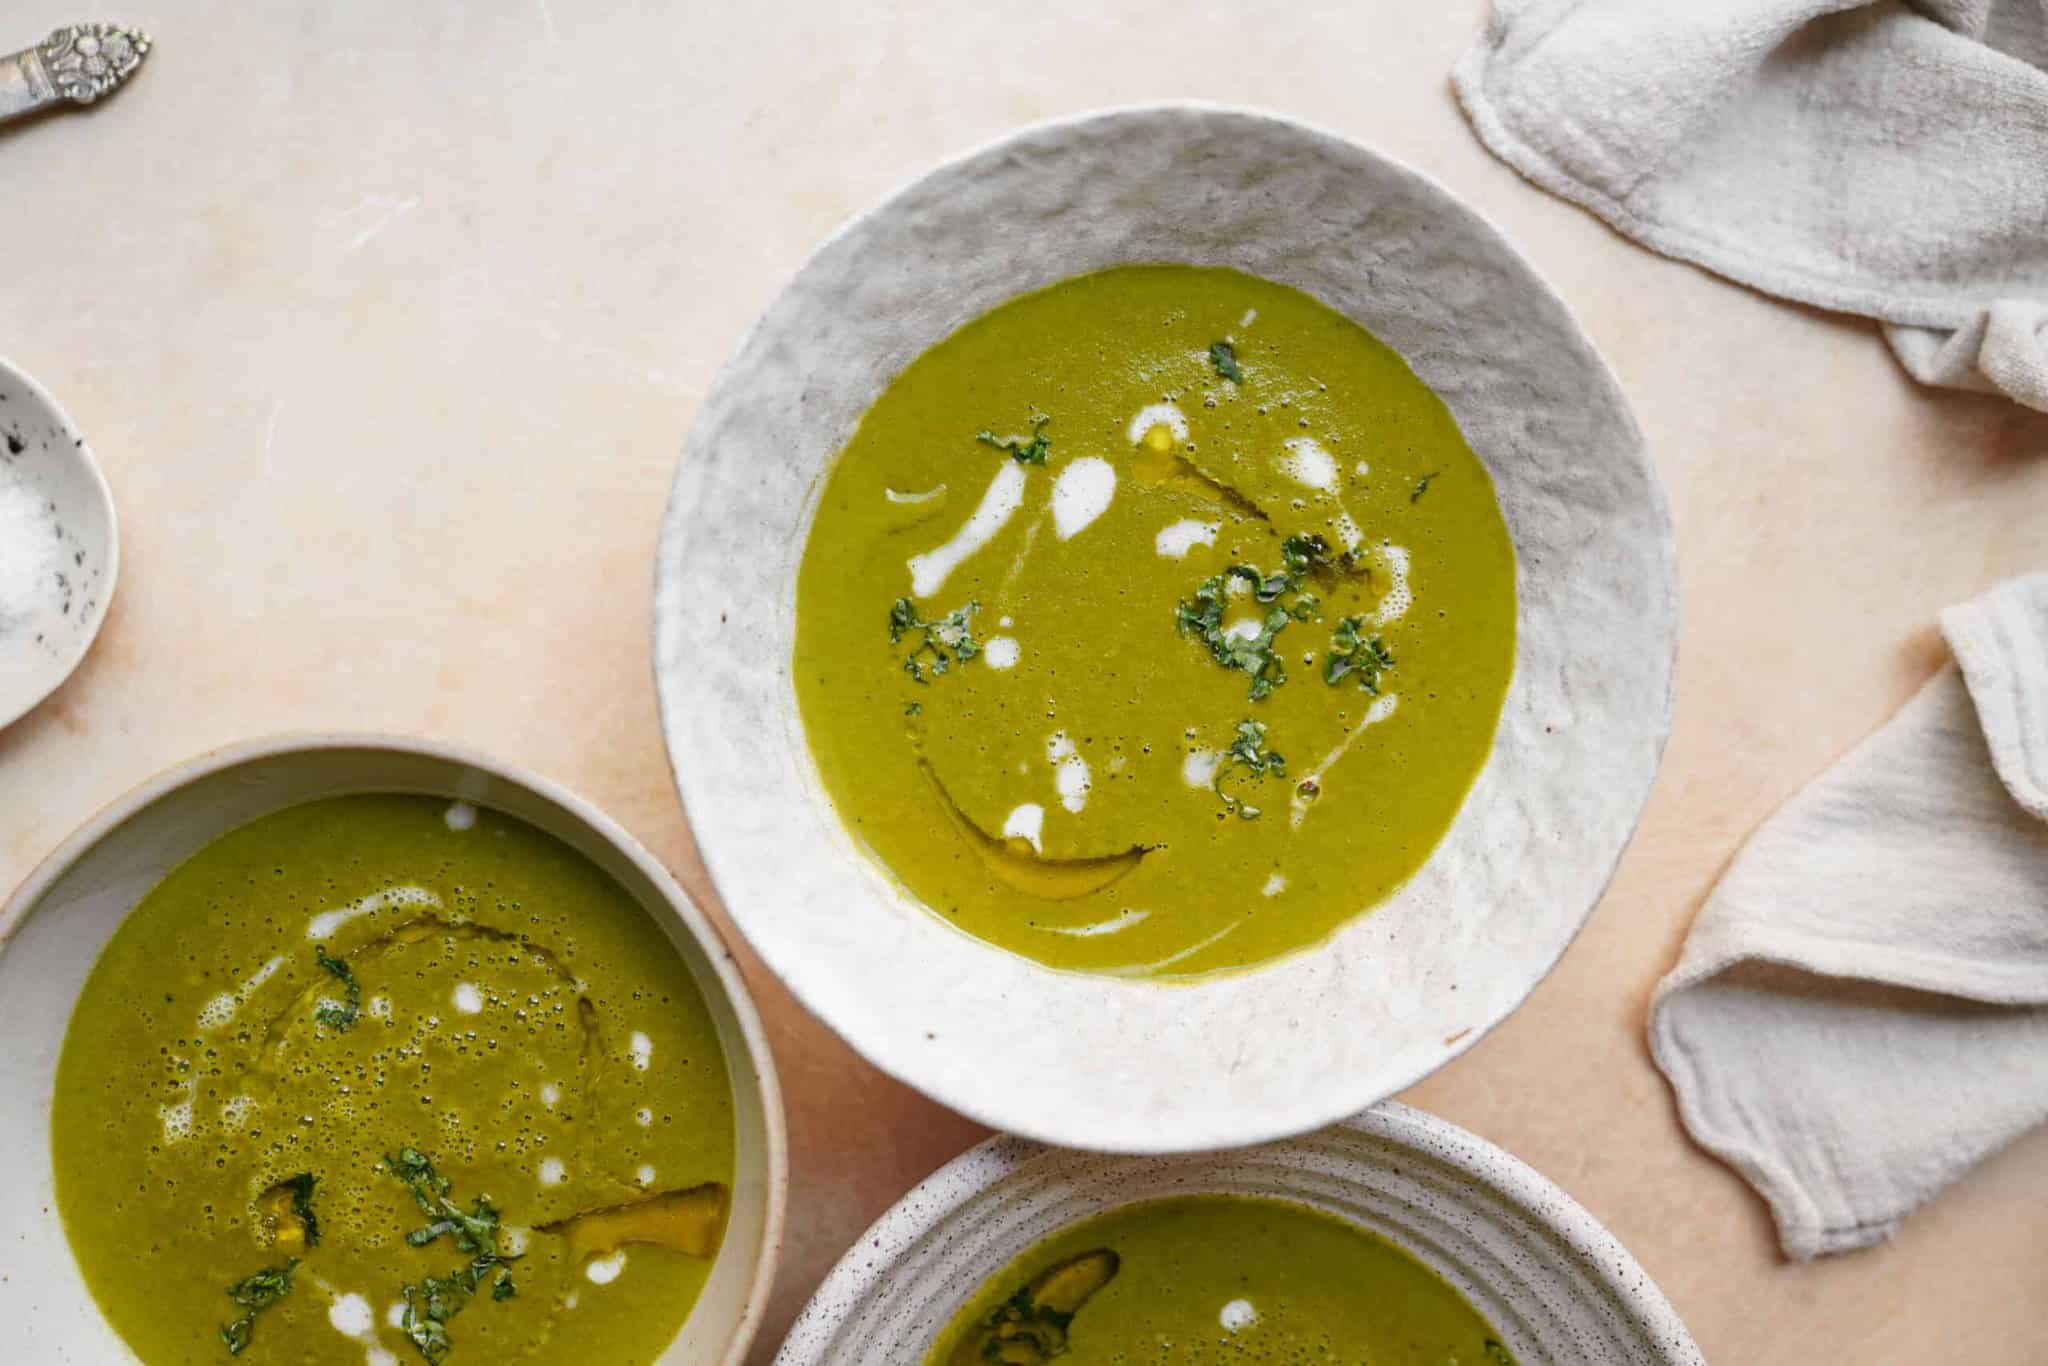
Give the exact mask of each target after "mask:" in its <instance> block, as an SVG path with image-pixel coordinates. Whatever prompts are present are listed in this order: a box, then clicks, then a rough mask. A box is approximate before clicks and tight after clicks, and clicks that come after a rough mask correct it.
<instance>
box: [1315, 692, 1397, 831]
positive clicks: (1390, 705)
mask: <svg viewBox="0 0 2048 1366" xmlns="http://www.w3.org/2000/svg"><path fill="white" fill-rule="evenodd" d="M1400 705H1401V698H1400V695H1399V694H1397V693H1388V694H1387V695H1386V696H1384V697H1378V698H1374V699H1373V704H1372V705H1371V706H1370V707H1367V708H1366V709H1365V717H1364V719H1363V720H1361V721H1360V722H1359V723H1358V724H1357V725H1355V726H1353V727H1352V728H1351V733H1350V734H1349V735H1346V736H1345V737H1344V739H1343V742H1342V743H1340V744H1339V745H1338V746H1337V747H1336V748H1335V749H1333V750H1331V751H1330V752H1329V753H1328V754H1325V755H1324V756H1323V760H1322V762H1321V763H1319V764H1317V765H1316V766H1315V767H1314V768H1312V769H1310V770H1309V771H1308V773H1307V774H1306V775H1305V776H1304V777H1303V778H1302V781H1301V782H1300V783H1298V784H1296V786H1295V789H1294V798H1293V802H1292V806H1293V816H1292V823H1293V824H1294V825H1297V826H1298V825H1300V824H1301V822H1302V818H1303V817H1304V816H1306V815H1308V808H1309V802H1310V798H1308V797H1305V796H1303V795H1302V792H1301V789H1302V788H1303V787H1304V786H1306V787H1309V788H1310V789H1311V790H1318V789H1320V788H1321V787H1322V783H1323V775H1324V774H1325V773H1327V772H1329V771H1330V766H1331V765H1333V764H1335V763H1336V762H1337V761H1338V760H1339V759H1341V758H1343V757H1344V754H1345V752H1346V751H1347V750H1349V749H1350V748H1351V746H1352V743H1353V742H1354V741H1356V740H1357V739H1358V737H1359V736H1361V735H1363V734H1365V732H1366V730H1367V729H1368V728H1369V727H1372V726H1377V725H1378V724H1379V723H1380V722H1382V721H1384V720H1386V719H1387V718H1388V717H1389V716H1392V715H1393V714H1394V709H1395V708H1397V707H1399V706H1400Z"/></svg>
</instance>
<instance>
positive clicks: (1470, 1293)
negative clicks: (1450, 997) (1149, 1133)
mask: <svg viewBox="0 0 2048 1366" xmlns="http://www.w3.org/2000/svg"><path fill="white" fill-rule="evenodd" d="M1204 1192H1221V1193H1232V1194H1239V1195H1264V1196H1271V1197H1276V1198H1279V1199H1286V1200H1293V1201H1296V1202H1297V1203H1300V1204H1306V1205H1314V1206H1317V1207H1319V1208H1321V1209H1324V1210H1327V1211H1329V1212H1330V1213H1332V1214H1336V1215H1339V1216H1341V1217H1343V1218H1346V1219H1349V1220H1351V1221H1353V1222H1354V1223H1357V1224H1360V1225H1362V1226H1364V1227H1365V1228H1368V1229H1370V1230H1372V1231H1373V1232H1375V1233H1378V1234H1380V1235H1381V1236H1382V1237H1385V1238H1387V1239H1389V1240H1391V1241H1392V1242H1394V1243H1397V1244H1399V1245H1400V1246H1401V1247H1403V1248H1405V1249H1406V1250H1407V1251H1408V1252H1410V1253H1411V1254H1413V1255H1414V1256H1415V1257H1416V1258H1418V1259H1419V1260H1421V1261H1422V1262H1423V1263H1424V1264H1426V1265H1427V1266H1429V1267H1430V1268H1431V1269H1432V1270H1434V1271H1435V1272H1436V1273H1437V1274H1438V1275H1440V1276H1442V1277H1443V1278H1444V1279H1445V1280H1447V1281H1449V1282H1450V1283H1451V1284H1452V1285H1454V1286H1456V1287H1457V1288H1458V1290H1459V1292H1460V1293H1462V1294H1463V1295H1464V1296H1465V1298H1466V1299H1467V1300H1468V1301H1470V1302H1471V1304H1472V1305H1473V1307H1474V1308H1476V1309H1478V1310H1479V1312H1480V1313H1481V1314H1483V1315H1484V1316H1485V1317H1486V1320H1487V1322H1489V1323H1491V1324H1492V1325H1493V1327H1494V1329H1495V1331H1496V1332H1497V1333H1498V1334H1499V1335H1500V1337H1501V1339H1502V1340H1503V1341H1504V1342H1505V1343H1506V1344H1507V1345H1508V1346H1509V1347H1510V1348H1511V1349H1512V1350H1513V1351H1514V1353H1515V1356H1516V1359H1517V1360H1520V1361H1524V1362H1529V1363H1532V1366H1533V1364H1534V1363H1538V1362H1570V1363H1573V1366H1623V1364H1624V1363H1626V1364H1627V1366H1703V1361H1704V1359H1703V1358H1702V1357H1701V1356H1700V1353H1699V1349H1698V1348H1696V1347H1695V1346H1694V1345H1693V1342H1692V1338H1691V1337H1690V1336H1689V1335H1688V1334H1687V1333H1686V1331H1685V1325H1684V1324H1682V1323H1680V1322H1679V1320H1678V1316H1677V1315H1676V1314H1675V1313H1673V1312H1672V1309H1671V1306H1670V1304H1668V1303H1667V1302H1666V1301H1665V1299H1664V1296H1663V1295H1662V1294H1661V1293H1660V1292H1659V1291H1658V1289H1657V1287H1656V1286H1655V1285H1654V1284H1652V1283H1651V1281H1650V1278H1649V1276H1648V1275H1647V1274H1646V1273H1645V1272H1644V1271H1643V1269H1642V1267H1641V1266H1640V1265H1638V1264H1637V1262H1636V1260H1635V1258H1633V1257H1631V1256H1630V1255H1629V1254H1628V1251H1627V1249H1625V1248H1624V1247H1622V1245H1621V1244H1620V1243H1618V1242H1616V1241H1615V1240H1614V1236H1613V1235H1612V1234H1610V1233H1608V1232H1607V1230H1605V1229H1604V1228H1602V1227H1600V1225H1599V1224H1598V1223H1597V1222H1595V1221H1594V1219H1593V1216H1592V1215H1590V1214H1588V1213H1586V1211H1585V1210H1584V1209H1582V1208H1580V1207H1579V1205H1578V1204H1577V1203H1576V1202H1575V1201H1573V1199H1572V1198H1571V1197H1570V1196H1568V1195H1566V1194H1565V1193H1564V1192H1563V1191H1561V1190H1559V1189H1558V1188H1557V1187H1556V1186H1554V1185H1552V1184H1551V1183H1550V1182H1548V1181H1546V1180H1544V1179H1543V1177H1541V1176H1540V1175H1538V1174H1537V1173H1536V1172H1535V1171H1534V1170H1533V1169H1532V1168H1530V1167H1529V1166H1527V1165H1526V1164H1524V1163H1522V1162H1520V1161H1518V1160H1517V1159H1516V1158H1514V1157H1512V1156H1510V1155H1509V1154H1507V1153H1505V1152H1503V1151H1501V1150H1500V1149H1499V1148H1496V1147H1494V1146H1493V1145H1492V1144H1491V1143H1488V1142H1486V1141H1485V1140H1484V1139H1481V1138H1479V1137H1477V1136H1476V1135H1474V1134H1470V1133H1467V1132H1466V1131H1465V1130H1463V1129H1460V1128H1459V1127H1458V1126H1457V1125H1455V1124H1452V1123H1450V1122H1448V1121H1446V1120H1441V1119H1438V1118H1436V1117H1435V1116H1434V1115H1429V1114H1425V1113H1423V1112H1422V1111H1420V1110H1411V1109H1409V1108H1408V1107H1407V1106H1405V1105H1395V1104H1386V1105H1382V1106H1379V1107H1378V1108H1376V1109H1373V1110H1369V1111H1367V1112H1366V1113H1365V1114H1362V1115H1359V1116H1357V1117H1355V1118H1353V1119H1350V1120H1347V1121H1345V1122H1344V1123H1342V1124H1338V1125H1333V1126H1331V1127H1330V1128H1328V1129H1324V1130H1322V1131H1321V1132H1319V1133H1314V1134H1310V1135H1307V1136H1306V1137H1302V1138H1295V1139H1289V1140H1286V1141H1284V1142H1280V1143H1273V1144H1268V1145H1265V1146H1262V1147H1255V1148H1244V1149H1239V1150H1237V1151H1235V1152H1229V1153H1221V1154H1216V1155H1212V1156H1206V1157H1154V1158H1132V1157H1106V1156H1097V1155H1090V1154H1083V1153H1075V1152H1063V1151H1060V1150H1057V1149H1053V1148H1046V1147H1042V1146H1040V1145H1038V1144H1036V1143H1032V1142H1029V1141H1028V1140H1024V1139H1017V1138H995V1139H990V1140H989V1141H988V1142H986V1143H983V1144H982V1145H981V1146H980V1147H977V1148H974V1149H971V1150H969V1151H968V1152H967V1153H966V1154H965V1155H963V1156H961V1157H958V1158H956V1159H954V1160H953V1161H952V1162H951V1163H949V1164H947V1165H946V1166H945V1167H943V1168H941V1169H940V1170H939V1171H938V1172H937V1173H935V1174H934V1175H932V1176H930V1177H928V1178H926V1180H925V1181H924V1182H923V1184H921V1185H919V1186H918V1187H917V1188H916V1189H915V1190H913V1191H911V1192H910V1194H908V1195H906V1196H904V1197H903V1199H902V1200H901V1201H899V1202H898V1203H897V1205H896V1207H895V1208H894V1209H892V1210H890V1211H889V1212H888V1213H887V1214H885V1215H883V1216H882V1217H881V1219H880V1220H878V1221H877V1222H876V1223H875V1225H874V1227H872V1228H870V1229H869V1230H868V1231H867V1233H866V1234H865V1235H864V1236H863V1237H862V1238H861V1239H860V1241H859V1242H857V1243H856V1244H854V1246H853V1248H852V1250H851V1251H849V1252H848V1253H847V1254H846V1256H845V1257H843V1258H841V1259H840V1262H839V1265H838V1266H836V1267H834V1268H833V1269H832V1274H831V1275H829V1276H827V1277H826V1278H825V1282H824V1284H823V1285H821V1286H820V1287H819V1288H818V1293H817V1294H816V1295H815V1296H814V1297H813V1298H812V1300H811V1302H810V1304H809V1305H808V1306H807V1307H806V1308H805V1309H804V1312H803V1314H802V1316H801V1317H800V1318H798V1319H797V1322H796V1326H795V1327H794V1328H792V1329H791V1330H790V1334H789V1337H788V1338H787V1339H786V1340H785V1341H784V1343H783V1345H782V1351H781V1353H780V1354H779V1355H778V1356H777V1357H776V1359H775V1360H776V1366H913V1364H914V1363H916V1362H919V1361H921V1360H923V1357H924V1354H925V1352H926V1351H927V1350H928V1348H929V1346H930V1344H931V1341H932V1339H933V1338H934V1337H935V1336H936V1335H937V1334H938V1332H939V1331H940V1330H941V1329H942V1328H944V1327H945V1325H946V1324H947V1323H948V1322H949V1321H950V1320H951V1318H952V1316H953V1313H954V1311H955V1310H956V1309H957V1308H958V1307H959V1306H960V1305H961V1304H962V1303H964V1302H965V1301H966V1300H967V1299H969V1298H970V1297H971V1296H972V1295H973V1294H974V1292H975V1290H976V1289H977V1288H978V1287H979V1286H980V1285H981V1283H982V1282H983V1281H985V1280H986V1279H987V1278H988V1277H989V1276H990V1275H992V1274H994V1273H995V1272H996V1271H998V1270H1000V1269H1001V1268H1002V1267H1003V1266H1004V1265H1006V1264H1007V1263H1008V1262H1009V1261H1010V1260H1011V1259H1012V1258H1014V1257H1016V1256H1017V1255H1018V1254H1019V1253H1021V1252H1023V1251H1024V1250H1025V1249H1027V1248H1029V1247H1031V1246H1032V1245H1033V1244H1034V1243H1037V1242H1039V1241H1041V1240H1042V1239H1045V1238H1047V1237H1049V1236H1051V1235H1052V1234H1053V1233H1054V1232H1055V1231H1057V1230H1059V1229H1061V1228H1064V1227H1066V1226H1067V1225H1069V1224H1073V1223H1077V1222H1079V1221H1080V1220H1083V1219H1086V1218H1089V1217H1091V1216H1093V1215H1097V1214H1100V1213H1103V1212H1104V1211H1106V1210H1110V1209H1114V1208H1116V1207H1117V1206H1120V1205H1126V1204H1131V1203H1133V1202H1135V1201H1139V1200H1146V1199H1156V1198H1159V1197H1163V1196H1171V1195H1189V1194H1195V1193H1204ZM1370 1291H1371V1287H1370V1286H1361V1287H1360V1292H1361V1293H1370Z"/></svg>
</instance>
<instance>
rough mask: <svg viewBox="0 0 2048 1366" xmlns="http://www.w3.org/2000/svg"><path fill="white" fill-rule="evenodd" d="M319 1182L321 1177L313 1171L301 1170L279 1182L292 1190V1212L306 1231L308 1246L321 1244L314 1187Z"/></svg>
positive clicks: (283, 1186) (284, 1187)
mask: <svg viewBox="0 0 2048 1366" xmlns="http://www.w3.org/2000/svg"><path fill="white" fill-rule="evenodd" d="M319 1184H320V1178H319V1177H317V1176H315V1175H313V1173H311V1172H300V1173H299V1174H298V1175H297V1176H293V1177H288V1178H286V1179H285V1180H283V1181H280V1182H278V1185H279V1186H280V1187H282V1188H283V1189H285V1190H288V1191H290V1192H291V1195H292V1214H293V1215H294V1216H296V1217H297V1219H298V1221H299V1227H300V1228H301V1229H302V1230H303V1231H304V1233H305V1236H306V1246H307V1247H318V1246H320V1218H319V1216H318V1215H316V1214H314V1213H313V1187H315V1186H317V1185H319Z"/></svg>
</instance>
